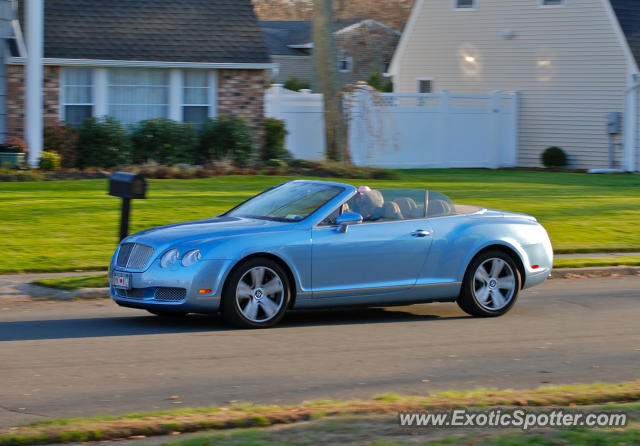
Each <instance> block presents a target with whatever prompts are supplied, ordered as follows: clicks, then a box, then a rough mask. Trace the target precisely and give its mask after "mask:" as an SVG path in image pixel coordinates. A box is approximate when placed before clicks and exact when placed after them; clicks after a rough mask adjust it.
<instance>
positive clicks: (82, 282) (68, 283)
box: [32, 274, 109, 291]
mask: <svg viewBox="0 0 640 446" xmlns="http://www.w3.org/2000/svg"><path fill="white" fill-rule="evenodd" d="M32 283H33V284H34V285H40V286H46V287H49V288H57V289H59V290H69V291H73V290H80V289H83V288H106V287H108V286H109V278H108V277H107V275H106V274H94V275H90V276H86V275H83V276H71V277H56V278H53V279H40V280H36V281H35V282H32Z"/></svg>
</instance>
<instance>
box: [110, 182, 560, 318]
mask: <svg viewBox="0 0 640 446" xmlns="http://www.w3.org/2000/svg"><path fill="white" fill-rule="evenodd" d="M552 263H553V253H552V248H551V243H550V241H549V237H548V236H547V233H546V231H545V229H544V228H543V227H542V226H541V225H540V224H539V223H538V222H537V221H536V219H535V218H534V217H532V216H529V215H524V214H517V213H512V212H505V211H499V210H490V209H485V208H481V207H476V206H469V205H458V204H453V203H452V202H451V200H450V199H449V198H448V197H446V196H445V195H443V194H441V193H438V192H434V191H431V190H417V189H388V190H377V189H373V188H370V187H368V186H360V187H359V188H356V187H354V186H351V185H348V184H340V183H333V182H325V181H307V180H296V181H289V182H286V183H283V184H280V185H278V186H275V187H273V188H271V189H268V190H266V191H264V192H262V193H260V194H258V195H256V196H255V197H253V198H251V199H249V200H247V201H245V202H244V203H242V204H240V205H238V206H237V207H235V208H233V209H231V210H230V211H228V212H226V213H224V214H222V215H220V216H218V217H213V218H208V219H205V220H199V221H192V222H186V223H178V224H173V225H168V226H162V227H158V228H153V229H148V230H146V231H142V232H139V233H137V234H134V235H132V236H129V237H127V238H126V239H125V240H123V241H122V243H121V244H120V245H119V246H118V248H117V249H116V251H115V253H114V255H113V258H112V260H111V264H110V269H109V279H110V284H111V295H112V297H113V299H114V300H115V302H116V303H118V304H119V305H122V306H124V307H132V308H140V309H145V310H148V311H149V312H151V313H154V314H157V315H161V316H180V315H185V314H187V313H216V312H221V313H222V316H223V318H224V320H225V321H226V322H228V323H230V324H233V325H236V326H240V327H253V328H261V327H270V326H273V325H274V324H277V323H278V322H279V321H280V320H281V319H282V318H283V317H284V315H285V313H286V311H287V310H289V309H293V308H296V309H298V308H311V307H316V308H318V307H324V308H327V307H337V306H356V305H366V306H392V305H407V304H412V303H424V302H454V301H455V302H457V303H458V305H459V306H460V307H461V308H462V310H464V311H465V312H467V313H468V314H470V315H473V316H499V315H502V314H504V313H506V312H507V311H509V309H510V308H511V307H512V306H513V305H514V303H515V302H516V298H517V297H518V293H519V291H520V290H522V289H523V288H528V287H531V286H534V285H537V284H539V283H541V282H542V281H544V280H545V279H546V278H547V277H548V276H549V274H550V272H551V267H552Z"/></svg>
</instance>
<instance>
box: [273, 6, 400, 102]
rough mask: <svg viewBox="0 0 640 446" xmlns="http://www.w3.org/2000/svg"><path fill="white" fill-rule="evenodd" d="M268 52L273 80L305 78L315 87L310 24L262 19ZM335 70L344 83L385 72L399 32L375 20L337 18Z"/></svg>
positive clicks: (307, 22)
mask: <svg viewBox="0 0 640 446" xmlns="http://www.w3.org/2000/svg"><path fill="white" fill-rule="evenodd" d="M261 26H262V30H263V32H264V34H265V36H266V40H267V46H268V48H269V54H270V55H271V59H272V60H273V62H274V63H277V64H278V71H277V75H276V76H274V78H273V79H272V80H273V81H274V82H277V83H284V82H286V81H287V79H289V78H291V77H296V78H298V79H301V80H305V81H308V82H309V83H311V84H312V85H313V86H314V88H313V89H314V90H317V89H318V88H317V82H316V76H315V66H314V64H315V61H314V58H313V23H312V22H310V21H293V20H280V21H263V22H261ZM334 29H335V34H334V36H335V40H336V48H337V51H338V69H339V70H340V73H341V77H342V81H343V83H344V84H354V83H356V82H357V81H361V80H364V81H366V80H367V79H368V78H369V76H370V75H371V74H372V73H384V72H386V71H387V69H388V67H389V63H390V62H391V58H392V56H393V52H394V51H395V48H396V45H397V44H398V41H399V40H400V35H401V33H400V31H398V30H396V29H394V28H391V27H390V26H387V25H385V24H384V23H381V22H379V21H377V20H371V19H367V20H361V19H352V20H338V21H336V22H335V24H334Z"/></svg>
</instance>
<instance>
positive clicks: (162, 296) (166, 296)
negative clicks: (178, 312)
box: [155, 287, 187, 302]
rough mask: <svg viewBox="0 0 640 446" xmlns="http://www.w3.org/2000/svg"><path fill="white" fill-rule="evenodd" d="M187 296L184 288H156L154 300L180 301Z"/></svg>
mask: <svg viewBox="0 0 640 446" xmlns="http://www.w3.org/2000/svg"><path fill="white" fill-rule="evenodd" d="M185 297H187V290H186V289H185V288H167V287H158V288H156V296H155V300H163V301H173V302H175V301H180V300H184V298H185Z"/></svg>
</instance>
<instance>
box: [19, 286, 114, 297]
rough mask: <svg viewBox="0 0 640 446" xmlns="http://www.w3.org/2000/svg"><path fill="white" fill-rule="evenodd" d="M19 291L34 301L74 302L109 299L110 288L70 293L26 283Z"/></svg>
mask: <svg viewBox="0 0 640 446" xmlns="http://www.w3.org/2000/svg"><path fill="white" fill-rule="evenodd" d="M19 289H20V291H23V292H24V293H25V294H27V295H29V296H30V297H32V298H33V299H52V300H72V299H101V298H107V297H109V288H82V289H80V290H73V291H70V290H59V289H56V288H50V287H46V286H41V285H33V284H30V283H25V284H22V285H20V286H19Z"/></svg>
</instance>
